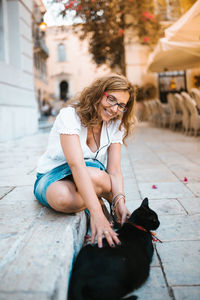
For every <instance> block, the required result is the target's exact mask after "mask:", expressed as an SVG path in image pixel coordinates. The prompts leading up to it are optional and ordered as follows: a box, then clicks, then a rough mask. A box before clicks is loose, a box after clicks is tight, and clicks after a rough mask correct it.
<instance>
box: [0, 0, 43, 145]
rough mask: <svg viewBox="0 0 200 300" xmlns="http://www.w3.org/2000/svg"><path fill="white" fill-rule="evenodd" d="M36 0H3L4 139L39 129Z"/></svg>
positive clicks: (0, 124) (0, 132) (0, 103)
mask: <svg viewBox="0 0 200 300" xmlns="http://www.w3.org/2000/svg"><path fill="white" fill-rule="evenodd" d="M32 7H33V2H32V0H26V1H23V0H21V1H18V0H13V1H8V0H0V140H1V141H5V140H9V139H13V138H18V137H20V136H24V135H26V134H32V133H34V132H36V131H37V127H38V119H37V114H38V111H37V103H36V101H35V92H34V74H33V44H32Z"/></svg>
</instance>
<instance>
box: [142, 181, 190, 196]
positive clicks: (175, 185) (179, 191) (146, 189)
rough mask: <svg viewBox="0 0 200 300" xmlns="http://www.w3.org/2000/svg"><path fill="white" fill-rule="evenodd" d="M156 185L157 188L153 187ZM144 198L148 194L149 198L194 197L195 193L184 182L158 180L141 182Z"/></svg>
mask: <svg viewBox="0 0 200 300" xmlns="http://www.w3.org/2000/svg"><path fill="white" fill-rule="evenodd" d="M153 185H155V186H156V187H157V188H156V189H153V188H152V186H153ZM138 186H139V190H140V193H141V195H142V198H144V197H146V196H147V195H148V197H149V199H162V198H165V199H169V198H186V197H187V198H189V197H191V198H193V197H195V195H194V194H193V193H192V192H191V191H190V190H189V189H188V188H187V186H186V185H185V184H183V183H182V182H156V181H152V182H149V183H139V184H138Z"/></svg>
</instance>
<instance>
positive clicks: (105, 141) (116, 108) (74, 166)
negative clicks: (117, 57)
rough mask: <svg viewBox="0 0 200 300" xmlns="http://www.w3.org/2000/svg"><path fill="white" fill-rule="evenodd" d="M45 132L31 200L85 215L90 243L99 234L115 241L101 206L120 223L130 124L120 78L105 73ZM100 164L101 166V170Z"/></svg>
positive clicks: (129, 95)
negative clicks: (108, 208)
mask: <svg viewBox="0 0 200 300" xmlns="http://www.w3.org/2000/svg"><path fill="white" fill-rule="evenodd" d="M68 103H69V104H68V106H67V107H65V108H63V109H62V110H61V111H60V113H59V115H58V116H57V118H56V120H55V123H54V125H53V128H52V130H51V132H50V136H49V142H48V147H47V151H46V152H45V153H44V154H43V156H42V157H41V158H40V160H39V163H38V169H37V172H38V173H37V180H36V182H35V186H34V194H35V197H36V199H37V200H38V201H39V202H40V203H42V204H43V205H45V206H48V207H51V208H53V209H54V210H56V211H59V212H64V213H75V212H79V211H81V210H84V209H86V208H87V209H88V210H89V212H90V226H91V242H92V243H94V241H95V238H97V242H98V246H99V247H102V237H103V235H104V236H105V238H106V239H107V241H108V243H109V245H110V246H112V247H114V246H115V244H119V243H120V241H119V239H118V237H117V234H116V233H115V232H114V231H113V229H112V227H111V224H110V223H109V221H108V220H107V219H106V217H105V215H104V214H103V211H102V208H101V201H100V199H101V197H104V198H105V199H107V200H108V201H109V202H110V203H111V204H112V208H113V210H115V213H116V215H117V217H118V218H119V220H120V222H122V223H123V222H124V221H125V220H126V218H127V217H128V216H129V212H128V210H127V208H126V206H125V195H124V187H123V177H122V173H121V167H120V150H121V144H122V143H123V141H124V139H125V138H127V136H128V135H130V133H131V131H132V128H133V125H134V92H133V87H132V85H131V83H130V82H129V81H128V80H127V79H126V78H125V77H123V76H121V75H116V74H114V75H108V76H104V77H102V78H99V79H97V80H96V81H95V82H94V83H92V84H91V85H90V86H89V87H87V88H85V89H84V90H83V91H82V93H81V94H80V96H79V97H78V98H77V99H74V100H73V101H71V102H68ZM105 165H106V168H105Z"/></svg>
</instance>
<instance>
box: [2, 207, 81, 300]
mask: <svg viewBox="0 0 200 300" xmlns="http://www.w3.org/2000/svg"><path fill="white" fill-rule="evenodd" d="M85 221H86V220H85V214H84V212H82V213H79V214H76V216H69V215H68V216H66V215H65V214H58V213H55V212H53V211H52V210H50V209H48V208H43V213H42V214H41V215H40V216H39V217H38V218H37V220H35V222H32V224H31V226H29V228H28V230H27V231H26V232H24V233H23V234H21V235H20V236H19V241H18V245H17V247H16V245H15V244H14V246H13V247H15V249H14V250H15V251H13V250H12V248H11V250H9V251H8V254H7V256H6V257H4V264H3V265H0V267H1V275H0V295H1V293H11V292H12V291H16V292H17V294H16V295H15V299H26V297H24V298H23V293H29V292H30V293H33V294H34V293H38V292H42V293H45V294H46V295H47V296H46V297H47V299H52V297H55V299H65V297H66V294H67V285H68V279H69V273H70V270H71V267H72V260H73V258H74V256H75V255H76V254H77V253H78V251H79V249H80V247H81V245H82V242H83V237H84V235H85ZM75 228H76V229H77V231H76V230H74V229H75ZM6 260H7V261H6ZM29 270H30V272H29ZM35 279H36V280H35ZM11 282H12V284H10V283H11ZM20 291H22V292H23V293H22V294H21V292H20ZM24 295H25V294H24ZM48 295H49V298H48ZM17 296H18V297H19V298H17Z"/></svg>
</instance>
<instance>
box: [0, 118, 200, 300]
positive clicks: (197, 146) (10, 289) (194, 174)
mask: <svg viewBox="0 0 200 300" xmlns="http://www.w3.org/2000/svg"><path fill="white" fill-rule="evenodd" d="M47 139H48V131H47V130H46V131H45V130H43V131H40V132H39V133H38V134H35V135H32V136H27V137H24V138H21V139H16V140H14V141H10V142H5V143H1V144H0V146H1V150H0V167H1V173H0V199H1V200H0V210H1V221H0V223H1V227H0V274H1V275H0V299H1V300H10V299H14V300H19V299H20V300H22V299H33V300H36V299H38V298H40V299H41V300H46V299H56V300H58V299H59V300H64V299H65V296H66V293H67V280H66V278H67V277H68V275H69V274H70V270H71V262H72V259H73V257H74V256H75V255H76V254H77V252H78V251H79V249H80V247H81V244H82V241H83V238H84V234H85V215H84V213H79V214H76V215H70V216H67V215H65V214H60V213H56V212H53V211H52V210H50V209H48V208H44V207H42V206H41V205H40V204H39V203H37V201H36V200H35V199H34V196H33V194H32V190H33V183H34V180H35V172H36V163H37V159H38V158H39V157H40V155H41V154H42V153H43V151H44V150H45V147H46V144H47ZM199 169H200V137H191V136H186V135H184V134H183V133H181V132H174V131H171V130H169V129H163V128H156V127H153V126H152V125H149V124H148V123H141V124H140V125H139V127H138V128H137V129H136V130H135V133H134V135H133V137H132V138H131V139H129V141H128V147H127V148H125V147H123V149H122V170H123V174H124V184H125V192H126V200H127V207H128V208H129V209H130V211H131V212H132V211H133V210H134V209H135V208H137V207H138V206H139V204H140V203H141V200H142V199H143V198H145V197H148V198H149V206H150V207H151V208H152V209H154V210H155V211H156V212H157V214H158V216H159V219H160V222H161V225H160V227H159V229H158V230H157V237H158V238H159V239H161V240H162V241H163V243H162V244H160V243H156V244H155V253H154V258H153V262H152V265H151V273H150V277H149V279H148V281H147V282H146V283H145V285H144V286H143V287H142V288H141V289H139V290H137V291H135V292H134V293H133V294H134V295H138V296H139V299H141V300H143V299H152V300H161V299H162V300H170V299H173V300H183V299H187V300H199V299H200V268H199V266H200V255H199V252H200V242H199V240H200V230H199V228H200V172H199Z"/></svg>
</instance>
